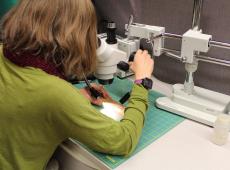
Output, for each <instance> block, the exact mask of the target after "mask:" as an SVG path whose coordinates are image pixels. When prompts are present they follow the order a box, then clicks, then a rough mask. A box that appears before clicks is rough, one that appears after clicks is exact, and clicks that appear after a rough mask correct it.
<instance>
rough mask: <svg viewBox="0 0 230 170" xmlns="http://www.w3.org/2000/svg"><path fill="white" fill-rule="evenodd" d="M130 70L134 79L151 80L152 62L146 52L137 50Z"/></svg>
mask: <svg viewBox="0 0 230 170" xmlns="http://www.w3.org/2000/svg"><path fill="white" fill-rule="evenodd" d="M130 68H131V70H132V71H133V72H134V73H135V79H136V80H139V79H144V78H151V75H152V73H153V70H154V61H153V59H152V58H151V56H150V55H149V54H148V51H146V50H144V51H142V50H138V51H137V52H136V55H135V57H134V61H133V62H131V63H130Z"/></svg>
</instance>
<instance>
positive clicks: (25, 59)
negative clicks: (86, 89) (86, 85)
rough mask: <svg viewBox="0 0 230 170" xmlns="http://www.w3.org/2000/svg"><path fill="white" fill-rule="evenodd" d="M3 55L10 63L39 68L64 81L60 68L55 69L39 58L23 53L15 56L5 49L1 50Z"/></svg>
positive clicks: (52, 65) (53, 65)
mask: <svg viewBox="0 0 230 170" xmlns="http://www.w3.org/2000/svg"><path fill="white" fill-rule="evenodd" d="M3 54H4V56H5V57H6V58H7V59H9V60H10V61H11V62H12V63H14V64H16V65H18V66H20V67H34V68H39V69H41V70H43V71H45V72H46V73H48V74H50V75H54V76H57V77H59V78H61V79H65V76H64V74H63V73H62V71H61V69H60V68H57V67H56V66H55V64H54V63H51V62H47V61H46V60H45V59H43V58H41V57H38V56H35V55H32V54H30V53H23V54H20V55H17V54H15V53H13V52H11V51H10V50H8V49H6V48H3Z"/></svg>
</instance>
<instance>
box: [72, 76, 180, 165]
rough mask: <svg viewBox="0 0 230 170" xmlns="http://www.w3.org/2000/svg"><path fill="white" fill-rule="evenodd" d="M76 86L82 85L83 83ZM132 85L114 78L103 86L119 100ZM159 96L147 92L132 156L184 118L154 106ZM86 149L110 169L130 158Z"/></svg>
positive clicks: (152, 92) (129, 82) (155, 93)
mask: <svg viewBox="0 0 230 170" xmlns="http://www.w3.org/2000/svg"><path fill="white" fill-rule="evenodd" d="M76 86H77V87H82V86H83V85H76ZM132 86H133V85H132V82H131V81H129V80H120V79H115V80H114V82H113V84H112V85H109V86H105V88H106V89H107V90H108V91H109V93H110V95H111V96H112V98H113V99H114V100H116V101H119V100H120V98H121V97H123V96H124V95H125V94H126V93H127V92H128V91H130V90H131V89H132ZM161 96H163V95H161V94H159V93H157V92H155V91H150V93H149V104H150V105H149V110H148V112H147V114H146V118H145V126H144V128H143V131H142V135H141V138H140V141H139V143H138V145H137V148H136V150H135V151H134V153H133V154H132V156H133V155H135V154H137V153H138V152H139V151H141V150H142V149H144V148H145V147H146V146H148V145H149V144H151V143H153V142H154V141H155V140H157V139H158V138H159V137H161V136H163V135H164V134H165V133H167V132H168V131H169V130H171V129H172V128H174V127H175V126H177V125H178V124H179V123H181V122H182V121H183V120H184V118H182V117H180V116H178V115H174V114H172V113H169V112H166V111H163V110H160V109H158V108H156V106H155V101H156V99H157V98H159V97H161ZM87 150H88V151H89V152H90V153H92V154H93V155H94V156H96V157H97V158H98V159H100V160H101V161H102V162H104V163H105V164H106V165H107V166H108V167H110V168H111V169H114V168H116V167H118V166H119V165H120V164H122V163H123V162H125V161H126V160H128V159H129V158H130V157H129V158H127V157H124V156H111V155H107V154H101V153H98V152H94V151H92V150H90V149H87Z"/></svg>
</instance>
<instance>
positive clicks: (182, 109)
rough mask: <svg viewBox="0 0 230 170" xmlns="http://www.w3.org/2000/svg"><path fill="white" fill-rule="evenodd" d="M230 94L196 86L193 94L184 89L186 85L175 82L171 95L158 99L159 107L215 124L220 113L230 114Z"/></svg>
mask: <svg viewBox="0 0 230 170" xmlns="http://www.w3.org/2000/svg"><path fill="white" fill-rule="evenodd" d="M229 102H230V96H227V95H224V94H221V93H217V92H214V91H211V90H207V89H203V88H200V87H194V92H193V94H191V95H189V94H187V93H186V92H185V91H184V85H182V84H175V85H174V86H173V95H172V96H171V97H161V98H159V99H157V101H156V105H157V107H159V108H161V109H163V110H167V111H169V112H173V113H175V114H178V115H181V116H183V117H186V118H189V119H192V120H195V121H198V122H201V123H203V124H206V125H209V126H213V125H214V122H215V120H216V117H217V115H218V114H220V113H225V114H230V110H228V104H229Z"/></svg>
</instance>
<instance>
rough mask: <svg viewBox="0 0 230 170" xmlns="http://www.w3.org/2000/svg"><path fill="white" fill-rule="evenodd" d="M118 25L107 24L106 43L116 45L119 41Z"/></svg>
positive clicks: (113, 23)
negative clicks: (117, 36) (117, 37)
mask: <svg viewBox="0 0 230 170" xmlns="http://www.w3.org/2000/svg"><path fill="white" fill-rule="evenodd" d="M116 29H117V27H116V23H115V22H108V24H107V28H106V30H107V39H106V42H107V43H108V44H116V43H117V39H116Z"/></svg>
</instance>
